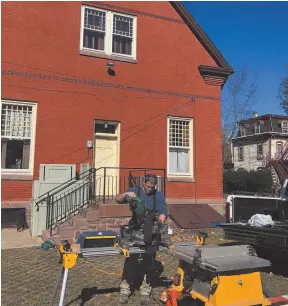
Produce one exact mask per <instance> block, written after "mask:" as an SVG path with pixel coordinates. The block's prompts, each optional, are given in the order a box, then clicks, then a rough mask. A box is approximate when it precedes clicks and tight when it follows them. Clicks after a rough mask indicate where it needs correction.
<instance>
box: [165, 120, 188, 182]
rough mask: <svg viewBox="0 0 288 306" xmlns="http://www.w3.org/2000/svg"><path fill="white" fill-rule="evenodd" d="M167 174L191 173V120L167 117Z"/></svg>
mask: <svg viewBox="0 0 288 306" xmlns="http://www.w3.org/2000/svg"><path fill="white" fill-rule="evenodd" d="M168 131H169V132H168V133H169V134H168V174H169V175H170V176H173V175H175V176H179V175H191V174H192V173H191V172H192V120H191V119H185V118H172V117H171V118H168Z"/></svg>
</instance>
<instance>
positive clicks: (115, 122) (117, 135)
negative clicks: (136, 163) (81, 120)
mask: <svg viewBox="0 0 288 306" xmlns="http://www.w3.org/2000/svg"><path fill="white" fill-rule="evenodd" d="M105 122H107V123H108V124H113V125H115V134H106V133H96V129H95V124H96V123H105ZM120 131H121V121H119V120H106V119H94V122H93V168H94V169H95V160H96V141H97V135H98V136H99V137H102V138H110V139H112V138H116V139H117V140H116V151H117V152H116V164H117V167H118V169H115V173H116V176H117V177H119V174H120V169H119V168H120Z"/></svg>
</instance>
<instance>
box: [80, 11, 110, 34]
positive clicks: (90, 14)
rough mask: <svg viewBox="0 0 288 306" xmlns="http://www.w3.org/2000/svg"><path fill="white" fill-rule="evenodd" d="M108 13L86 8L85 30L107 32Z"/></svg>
mask: <svg viewBox="0 0 288 306" xmlns="http://www.w3.org/2000/svg"><path fill="white" fill-rule="evenodd" d="M105 21H106V13H105V12H101V11H96V10H91V9H87V8H85V19H84V28H86V29H92V30H96V31H101V32H105Z"/></svg>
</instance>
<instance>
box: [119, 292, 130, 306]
mask: <svg viewBox="0 0 288 306" xmlns="http://www.w3.org/2000/svg"><path fill="white" fill-rule="evenodd" d="M128 298H129V296H128V294H125V293H120V300H119V301H120V304H121V305H123V304H127V303H128Z"/></svg>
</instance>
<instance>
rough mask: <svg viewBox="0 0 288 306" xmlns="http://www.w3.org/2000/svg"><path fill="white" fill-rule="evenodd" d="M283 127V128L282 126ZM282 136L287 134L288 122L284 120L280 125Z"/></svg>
mask: <svg viewBox="0 0 288 306" xmlns="http://www.w3.org/2000/svg"><path fill="white" fill-rule="evenodd" d="M284 125H285V126H284ZM281 129H282V131H281V132H282V134H288V122H287V121H286V120H284V121H282V123H281Z"/></svg>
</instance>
